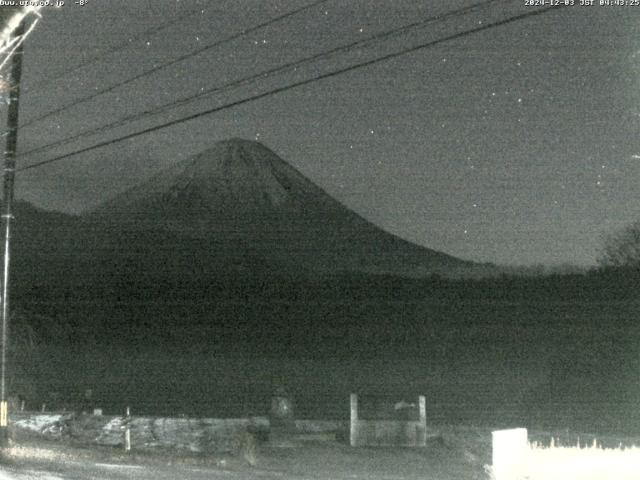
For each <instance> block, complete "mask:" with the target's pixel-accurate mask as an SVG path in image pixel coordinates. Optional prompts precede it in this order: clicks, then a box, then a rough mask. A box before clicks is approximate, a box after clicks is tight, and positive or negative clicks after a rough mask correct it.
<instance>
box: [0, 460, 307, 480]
mask: <svg viewBox="0 0 640 480" xmlns="http://www.w3.org/2000/svg"><path fill="white" fill-rule="evenodd" d="M285 478H286V479H287V480H288V479H292V480H303V479H306V478H311V477H306V476H304V477H303V476H297V475H291V474H289V473H286V474H285V473H284V472H277V471H267V470H260V469H253V470H244V471H232V470H226V469H224V468H208V467H194V466H184V465H180V466H164V465H163V466H157V465H126V464H114V463H89V462H75V461H74V462H68V461H65V462H57V463H47V464H43V463H36V464H28V463H21V464H19V465H18V464H16V465H11V466H1V467H0V480H63V479H64V480H76V479H77V480H125V479H131V480H147V479H148V480H176V479H184V480H204V479H207V480H218V479H224V480H235V479H238V480H239V479H247V480H251V479H260V480H272V479H273V480H275V479H278V480H282V479H285Z"/></svg>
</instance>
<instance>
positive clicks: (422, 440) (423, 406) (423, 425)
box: [416, 395, 427, 447]
mask: <svg viewBox="0 0 640 480" xmlns="http://www.w3.org/2000/svg"><path fill="white" fill-rule="evenodd" d="M418 411H419V413H420V427H419V428H418V432H420V436H419V437H418V438H416V443H417V445H419V446H421V447H424V446H426V445H427V400H426V398H425V396H424V395H420V396H418Z"/></svg>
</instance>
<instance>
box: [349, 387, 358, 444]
mask: <svg viewBox="0 0 640 480" xmlns="http://www.w3.org/2000/svg"><path fill="white" fill-rule="evenodd" d="M350 400H351V422H350V428H349V442H350V444H351V446H352V447H355V446H356V444H357V443H358V395H357V394H355V393H352V394H351V396H350Z"/></svg>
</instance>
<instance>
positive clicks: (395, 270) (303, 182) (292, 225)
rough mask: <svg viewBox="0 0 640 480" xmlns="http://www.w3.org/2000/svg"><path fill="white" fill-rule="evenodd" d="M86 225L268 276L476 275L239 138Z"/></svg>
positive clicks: (110, 205) (114, 203) (118, 201)
mask: <svg viewBox="0 0 640 480" xmlns="http://www.w3.org/2000/svg"><path fill="white" fill-rule="evenodd" d="M85 219H86V220H87V221H88V222H90V223H94V224H101V225H105V226H107V227H108V228H109V229H110V230H111V231H122V232H129V235H133V236H135V232H138V233H140V234H141V233H142V232H144V231H156V232H163V233H162V234H164V235H175V236H176V239H175V240H176V241H178V242H181V241H187V242H193V241H196V242H198V241H199V242H201V241H205V245H206V244H207V243H208V244H209V245H211V248H212V249H219V252H220V254H219V255H218V257H225V256H228V257H238V258H241V257H247V256H250V257H252V258H254V259H260V261H263V262H264V264H265V265H268V267H266V268H279V267H284V268H285V269H288V270H291V269H300V268H303V269H308V270H310V271H315V272H331V273H335V272H343V271H359V272H368V273H386V274H400V275H409V276H420V275H427V274H431V273H438V274H443V275H451V276H458V275H471V274H476V273H479V272H480V271H482V270H483V267H482V266H479V265H477V264H473V263H471V262H464V261H462V260H459V259H456V258H454V257H452V256H449V255H446V254H443V253H440V252H436V251H433V250H429V249H427V248H423V247H420V246H417V245H415V244H412V243H410V242H407V241H405V240H402V239H400V238H399V237H397V236H394V235H392V234H389V233H387V232H385V231H383V230H381V229H380V228H378V227H376V226H375V225H373V224H371V223H370V222H368V221H366V220H365V219H363V218H362V217H360V216H359V215H357V214H356V213H354V212H353V211H351V210H349V209H348V208H346V207H345V206H343V205H342V204H340V203H339V202H337V201H336V200H334V199H333V198H332V197H330V196H329V195H328V194H327V193H325V192H324V191H323V190H322V189H321V188H319V187H318V186H316V185H315V184H313V183H312V182H311V181H310V180H308V179H307V178H306V177H304V176H303V175H302V174H301V173H299V172H298V171H297V170H296V169H294V168H293V167H291V166H290V165H289V164H287V163H286V162H285V161H283V160H282V159H280V158H279V157H278V156H277V155H276V154H275V153H273V152H272V151H271V150H269V149H268V148H266V147H265V146H263V145H261V144H259V143H257V142H251V141H246V140H240V139H232V140H228V141H223V142H219V143H217V144H216V145H215V146H214V147H213V148H212V149H210V150H207V151H205V152H203V153H201V154H199V155H197V156H195V157H192V158H190V159H187V160H185V161H183V162H180V163H179V164H177V165H175V166H173V167H171V168H169V169H167V170H164V171H162V172H161V173H159V174H158V175H156V176H154V177H153V178H151V179H149V180H148V181H146V182H144V183H143V184H141V185H139V186H136V187H134V188H132V189H130V190H129V191H127V192H125V193H123V194H121V195H119V196H117V197H116V198H114V199H112V200H110V201H109V202H107V203H105V204H103V205H102V206H100V207H99V208H97V209H96V210H94V211H93V212H91V213H90V214H88V215H87V216H86V217H85ZM169 248H171V246H169ZM205 248H206V247H205ZM174 249H183V248H182V245H175V248H174Z"/></svg>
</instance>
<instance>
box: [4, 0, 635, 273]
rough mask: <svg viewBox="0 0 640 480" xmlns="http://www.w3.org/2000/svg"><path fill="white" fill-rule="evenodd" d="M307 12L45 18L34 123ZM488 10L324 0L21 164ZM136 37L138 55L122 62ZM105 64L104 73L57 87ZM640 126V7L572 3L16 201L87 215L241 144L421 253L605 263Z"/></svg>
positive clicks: (414, 41)
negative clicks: (235, 84)
mask: <svg viewBox="0 0 640 480" xmlns="http://www.w3.org/2000/svg"><path fill="white" fill-rule="evenodd" d="M312 1H313V0H306V1H304V2H303V1H289V0H227V1H216V2H210V1H197V0H177V1H176V0H155V1H145V0H137V1H130V0H128V1H125V0H108V1H98V0H88V2H87V4H86V5H84V6H78V5H76V4H74V2H73V1H72V0H67V2H66V5H65V6H64V7H62V8H59V9H56V8H51V7H49V8H44V9H43V10H42V15H43V18H42V20H41V21H40V23H39V24H38V26H37V28H36V29H35V30H34V31H33V33H32V34H31V36H30V37H29V38H28V40H27V42H26V47H25V57H24V67H23V68H24V70H23V93H22V97H21V100H20V101H21V112H20V115H21V119H22V121H23V122H29V121H30V120H32V119H34V118H36V117H39V116H40V115H42V114H43V113H46V112H48V111H51V110H53V109H57V108H59V107H61V106H64V105H65V104H68V103H70V102H72V101H74V100H75V99H79V98H82V97H85V96H87V95H90V94H91V93H93V92H96V91H100V90H102V89H104V88H106V87H108V86H110V85H113V84H115V83H117V82H121V81H123V80H126V79H127V78H129V77H132V76H134V75H137V74H139V73H141V72H144V71H145V70H148V69H150V68H152V67H154V66H158V65H161V64H163V63H166V62H169V61H171V60H173V59H175V58H176V57H179V56H180V55H183V54H186V53H189V52H192V51H194V50H195V49H198V48H202V47H204V46H206V45H209V44H211V43H213V42H216V41H218V40H221V39H224V38H227V37H229V36H231V35H234V34H236V33H238V32H241V31H242V30H243V29H249V28H251V27H253V26H254V25H257V24H259V23H262V22H265V21H267V20H269V19H271V18H274V17H277V16H279V15H282V14H283V13H285V12H288V11H290V10H293V9H296V8H300V7H302V6H303V5H306V4H309V3H312ZM473 3H483V2H479V1H478V0H476V2H468V1H449V0H447V1H444V0H434V1H430V2H425V1H423V0H400V1H398V0H393V1H392V0H349V1H346V0H329V1H326V2H323V3H322V4H321V5H318V6H315V7H313V8H310V9H308V10H306V11H304V12H302V13H300V14H298V15H295V16H292V17H289V18H287V19H284V20H282V21H281V22H278V23H274V24H272V25H270V26H268V27H266V28H264V29H261V30H259V31H256V32H251V33H249V34H247V35H244V36H241V37H240V38H237V39H235V40H233V41H230V42H225V43H223V44H222V45H220V46H219V47H217V48H212V49H210V50H208V51H206V52H203V53H201V54H199V55H196V56H193V57H192V58H189V59H187V60H185V61H182V62H179V63H176V64H175V65H172V66H171V67H169V68H166V69H163V70H160V71H158V72H157V73H155V74H153V75H148V76H146V77H143V78H141V79H139V80H137V81H135V82H132V83H130V84H127V85H123V86H122V87H120V88H117V89H114V90H113V91H111V92H109V93H107V94H104V95H101V96H98V97H96V98H94V99H93V100H91V101H89V102H85V103H82V104H78V105H76V106H75V107H72V108H69V109H67V110H64V111H63V112H60V113H59V114H56V115H52V116H50V117H48V118H46V119H43V120H41V121H38V122H35V123H33V124H31V125H29V126H27V127H25V128H23V129H21V130H20V133H19V135H20V136H19V145H20V151H21V152H26V151H28V150H30V149H33V148H36V147H39V146H41V145H45V144H47V143H51V142H55V141H57V140H59V139H61V138H65V137H67V136H70V135H76V134H77V133H79V132H81V131H84V130H86V129H90V128H92V127H96V126H100V125H103V124H106V123H110V122H111V121H113V120H115V119H118V118H121V117H123V116H126V115H130V114H132V113H135V112H139V111H144V110H147V109H149V108H150V107H153V106H157V105H162V104H165V103H168V102H170V101H172V100H174V99H179V98H182V97H185V96H188V95H191V94H194V93H196V92H198V91H201V90H203V89H210V88H212V87H215V86H217V85H221V84H224V83H226V82H229V81H232V80H235V79H239V78H243V77H247V76H250V75H253V74H256V73H258V72H261V71H263V70H268V69H269V68H273V67H274V66H278V65H281V64H284V63H287V62H292V61H295V60H297V59H300V58H304V57H306V56H309V55H313V54H315V53H319V52H323V51H327V50H330V49H332V48H335V47H337V46H340V45H343V44H348V43H352V42H354V41H356V40H361V39H365V38H368V37H369V36H371V35H375V34H376V33H379V32H383V31H387V30H389V29H392V28H396V27H400V26H403V25H407V24H410V23H412V22H416V21H418V20H420V19H423V18H428V17H431V16H433V15H437V14H440V13H445V12H448V11H453V10H455V9H457V8H460V7H463V6H468V5H472V4H473ZM576 3H579V0H576ZM596 3H598V0H596ZM536 8H539V7H529V6H526V5H525V0H517V1H501V2H493V3H492V4H491V5H490V6H489V7H488V8H487V9H485V10H478V11H476V12H473V13H470V14H467V15H462V16H458V17H454V18H450V19H448V20H446V21H438V22H433V23H431V24H429V25H427V26H424V27H422V28H415V29H413V30H410V31H408V32H406V33H405V34H403V35H399V36H397V37H393V38H389V39H387V40H385V41H383V42H378V43H373V44H370V45H367V46H362V47H360V48H358V49H354V50H351V51H349V52H346V53H342V54H339V55H334V56H331V57H330V58H327V59H324V60H322V61H318V62H314V63H311V64H308V65H302V66H300V67H299V68H297V69H296V70H293V69H290V70H287V71H285V72H283V73H281V74H279V75H276V76H272V77H270V78H267V79H261V80H259V81H255V82H251V83H248V84H246V85H242V86H240V87H239V88H235V89H229V90H226V91H223V92H220V93H218V94H217V95H211V96H206V97H203V98H200V99H198V101H197V102H195V103H191V104H187V105H184V106H181V107H180V108H178V109H176V110H172V111H169V112H165V113H163V114H162V115H156V116H153V117H148V118H145V119H143V120H140V121H137V122H134V123H130V124H127V125H123V126H120V127H118V128H115V129H113V130H109V131H108V132H104V133H101V134H99V135H95V136H85V137H84V138H80V139H78V140H77V141H75V142H73V143H70V144H68V145H63V146H60V147H58V148H51V149H48V150H46V151H43V152H40V153H35V154H31V155H26V156H21V157H19V158H18V163H19V166H23V167H24V166H27V165H30V164H33V163H34V162H38V161H42V160H46V159H48V158H51V157H54V156H57V155H60V154H63V153H66V152H70V151H73V150H76V149H78V148H81V147H85V146H89V145H92V144H94V143H97V142H99V141H102V140H105V139H109V138H115V137H118V136H121V135H125V134H128V133H131V132H134V131H136V130H140V129H143V128H145V127H149V126H152V125H156V124H160V123H163V122H166V121H168V120H171V119H175V118H180V117H181V116H186V115H188V114H189V113H193V112H197V111H201V110H206V109H209V108H213V107H214V106H216V105H223V104H225V103H228V102H231V101H235V100H238V99H242V98H245V97H247V96H252V95H255V94H259V93H261V92H266V91H268V90H271V89H273V88H277V87H280V86H282V85H287V84H289V83H291V82H294V81H298V80H302V79H305V78H310V77H314V76H317V75H319V74H322V73H323V72H328V71H331V70H334V69H337V68H341V67H344V66H347V65H350V64H353V63H358V62H362V61H365V60H367V59H370V58H375V57H378V56H381V55H385V54H388V53H391V52H395V51H400V50H402V49H405V48H408V47H410V46H413V45H418V44H422V43H426V42H429V41H431V40H436V39H438V38H441V37H444V36H447V35H452V34H454V33H456V32H462V31H464V30H468V29H471V28H476V27H478V26H479V25H486V24H488V23H491V22H494V21H498V20H500V19H502V18H507V17H509V16H512V15H515V14H519V13H526V12H529V11H533V10H535V9H536ZM189 12H192V13H190V14H189V16H187V17H186V18H184V19H183V20H181V21H177V22H175V23H174V24H172V25H171V26H169V27H167V28H166V29H163V30H161V31H158V32H156V33H149V34H148V35H140V34H141V33H142V32H144V31H147V30H150V29H153V28H154V27H155V26H158V25H161V24H163V23H166V22H168V21H170V20H171V19H172V18H176V17H177V16H180V15H185V14H187V13H189ZM129 40H130V41H129ZM125 41H127V42H129V45H130V46H129V47H127V48H126V49H119V50H118V51H116V52H112V53H108V52H110V51H111V50H112V49H114V48H117V47H118V46H120V45H122V44H123V42H125ZM105 52H107V53H105ZM103 53H105V55H102V54H103ZM97 55H102V56H100V59H99V61H97V62H94V63H91V64H90V65H87V66H85V67H83V68H80V69H77V70H76V71H73V72H72V73H67V74H64V75H61V74H63V73H64V72H67V71H68V70H69V69H71V68H73V67H74V66H77V65H79V64H82V63H84V62H86V61H87V60H89V59H92V58H94V57H95V56H97ZM3 108H4V107H3ZM4 110H6V108H4ZM638 127H640V6H639V7H633V6H625V7H622V6H608V7H605V6H591V7H587V6H577V5H576V6H574V7H569V8H563V9H558V10H554V11H552V12H548V13H545V14H542V15H536V16H531V17H529V18H526V19H523V20H520V21H516V22H513V23H510V24H507V25H503V26H499V27H496V28H490V29H487V30H484V31H482V32H478V33H473V34H470V35H466V36H462V37H460V38H457V39H455V40H452V41H448V42H445V43H439V44H437V45H435V46H433V47H429V48H425V49H421V50H418V51H415V52H412V53H409V54H407V55H403V56H400V57H397V58H394V59H392V60H389V61H385V62H381V63H377V64H375V65H372V66H369V67H365V68H361V69H357V70H353V71H350V72H348V73H346V74H343V75H339V76H335V77H333V78H329V79H324V80H320V81H317V82H314V83H311V84H308V85H305V86H303V87H300V88H296V89H292V90H288V91H286V92H282V93H279V94H276V95H272V96H268V97H266V98H263V99H260V100H257V101H253V102H249V103H245V104H243V105H241V106H238V107H236V108H232V109H227V110H224V111H221V112H218V113H215V114H213V115H209V116H206V117H203V118H199V119H197V120H193V121H189V122H185V123H181V124H179V125H176V126H174V127H171V128H168V129H162V130H158V131H157V132H155V133H152V134H149V135H144V136H141V137H137V138H135V139H132V140H127V141H125V142H120V143H117V144H115V145H111V146H109V147H106V148H101V149H97V150H93V151H91V152H89V153H85V154H81V155H78V156H74V157H71V158H68V159H66V160H63V161H60V162H57V163H54V164H50V165H47V166H44V167H42V168H37V169H32V170H27V171H25V172H22V173H19V176H18V180H17V185H16V188H17V190H16V195H17V196H18V197H19V198H23V199H27V200H29V201H31V202H33V203H35V204H36V205H38V206H41V207H45V208H48V209H56V210H62V211H67V212H74V213H79V212H81V211H83V210H84V209H87V208H90V207H92V206H94V205H96V204H98V203H99V202H101V201H104V200H105V199H107V198H109V197H110V196H113V195H115V194H116V193H118V192H120V191H122V190H124V189H126V188H128V187H130V186H132V185H134V184H135V183H137V182H139V181H141V180H143V179H144V178H147V177H148V176H150V175H152V174H153V173H155V172H156V171H158V170H159V169H161V168H163V167H165V166H168V165H171V164H173V163H175V162H177V161H179V160H181V159H183V158H187V157H189V156H191V155H193V154H196V153H198V152H200V151H202V150H204V149H206V148H208V147H210V146H212V145H213V144H214V143H215V142H217V141H219V140H223V139H227V138H230V137H243V138H249V139H257V140H259V141H261V142H263V143H264V144H265V145H267V146H268V147H269V148H271V149H272V150H274V151H275V152H276V153H277V154H279V155H280V156H281V157H282V158H283V159H284V160H286V161H287V162H289V163H291V164H292V165H293V166H295V167H296V168H297V169H299V170H300V171H301V172H302V173H303V174H305V175H306V176H307V177H309V178H310V179H311V180H312V181H314V182H315V183H317V184H318V185H320V186H321V187H322V188H324V189H325V190H326V191H327V192H328V193H330V194H331V195H333V196H334V197H335V198H337V199H338V200H340V201H341V202H343V203H344V204H345V205H347V206H348V207H350V208H352V209H353V210H355V211H356V212H358V213H359V214H361V215H362V216H364V217H365V218H367V219H369V220H371V221H373V222H374V223H376V224H377V225H379V226H381V227H383V228H384V229H386V230H388V231H390V232H392V233H395V234H397V235H399V236H401V237H403V238H406V239H408V240H410V241H413V242H415V243H418V244H420V245H424V246H427V247H430V248H433V249H436V250H440V251H444V252H447V253H449V254H452V255H456V256H459V257H461V258H464V259H470V260H476V261H488V262H495V263H500V264H518V265H523V264H539V263H542V264H564V263H573V264H579V265H593V264H595V261H596V258H597V255H598V249H599V247H600V245H601V244H602V236H603V235H604V234H606V233H607V232H611V231H613V230H615V229H616V228H619V227H620V226H622V225H624V224H626V223H629V222H631V221H633V220H636V219H638V218H640V201H639V193H638V191H639V188H640V187H639V185H640V137H639V136H638V130H639V128H638ZM18 221H19V219H18Z"/></svg>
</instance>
